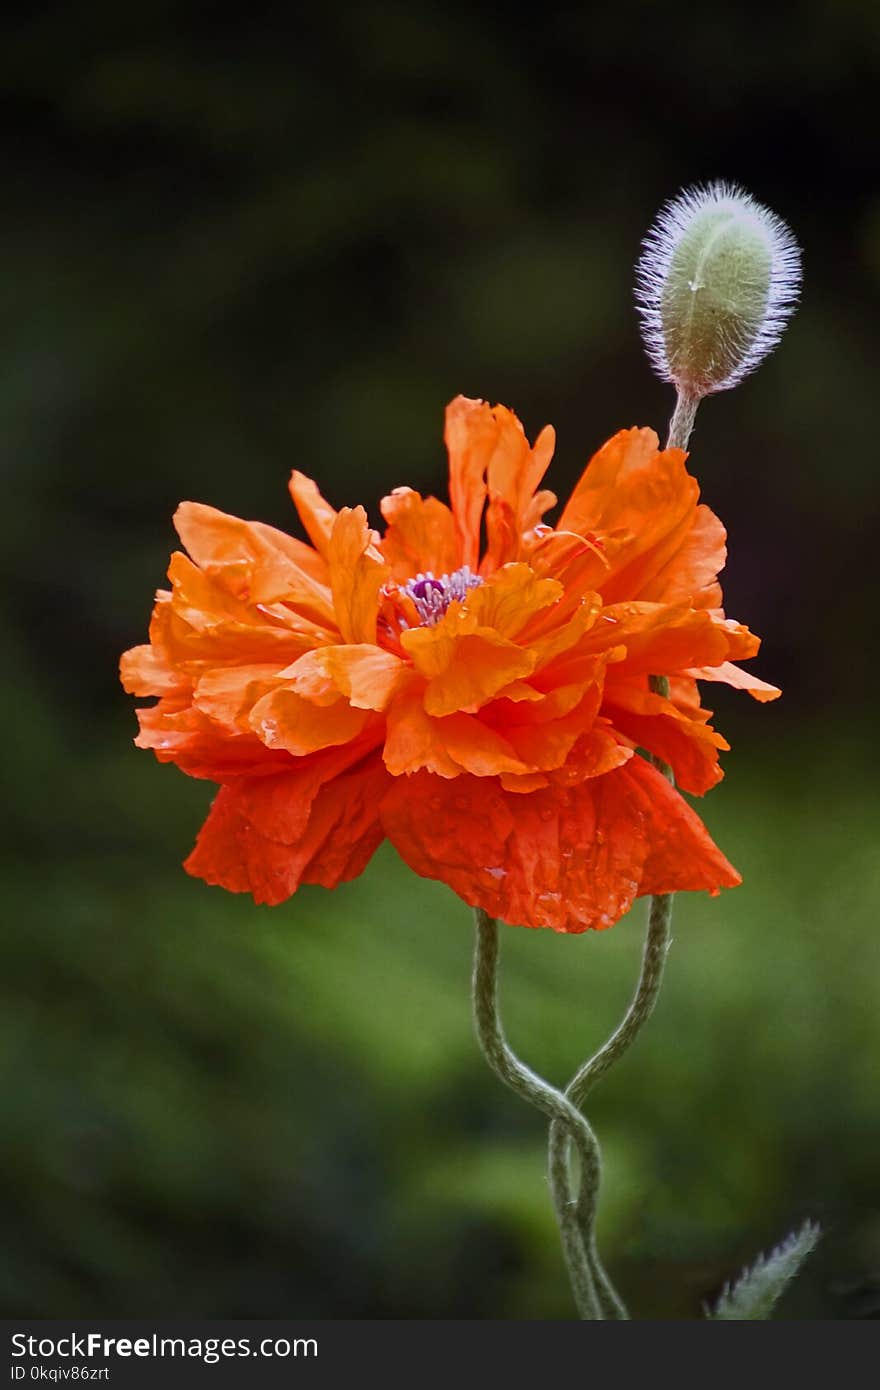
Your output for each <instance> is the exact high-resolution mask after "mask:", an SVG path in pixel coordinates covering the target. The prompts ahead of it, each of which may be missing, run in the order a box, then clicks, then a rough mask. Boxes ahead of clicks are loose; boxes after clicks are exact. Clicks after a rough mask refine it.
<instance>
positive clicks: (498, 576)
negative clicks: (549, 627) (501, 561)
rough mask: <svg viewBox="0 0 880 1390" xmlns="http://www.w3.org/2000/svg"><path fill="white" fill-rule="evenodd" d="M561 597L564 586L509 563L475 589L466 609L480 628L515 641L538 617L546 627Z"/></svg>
mask: <svg viewBox="0 0 880 1390" xmlns="http://www.w3.org/2000/svg"><path fill="white" fill-rule="evenodd" d="M562 594H563V588H562V585H561V584H559V583H557V581H556V580H555V579H539V578H537V577H536V576H535V574H534V573H533V571H532V569H531V567H530V566H529V565H523V564H509V565H504V566H503V568H501V569H499V570H496V571H495V573H494V574H492V575H490V576H489V578H488V579H487V580H486V581H485V583H483V584H481V585H480V586H479V587H478V588H476V589H472V590H471V591H470V593H469V594H468V596H467V599H466V601H465V604H464V609H465V611H466V612H467V614H468V616H470V617H473V618H474V619H475V620H476V621H477V622H478V623H479V624H480V626H481V627H491V628H493V629H494V630H495V631H496V632H497V633H499V634H500V635H501V636H502V637H508V638H511V639H512V638H514V637H519V635H520V634H521V633H522V632H523V629H524V628H526V626H527V625H528V624H529V623H531V622H532V621H533V620H534V619H535V618H536V617H538V616H539V615H540V616H541V617H542V618H543V619H544V623H545V624H546V622H547V621H548V611H547V610H548V609H552V607H553V605H554V604H555V603H557V602H558V600H559V599H560V598H561V597H562Z"/></svg>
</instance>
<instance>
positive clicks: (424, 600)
mask: <svg viewBox="0 0 880 1390" xmlns="http://www.w3.org/2000/svg"><path fill="white" fill-rule="evenodd" d="M482 582H483V581H482V579H481V578H480V576H479V575H478V574H472V573H471V569H470V566H469V565H462V567H461V569H460V570H456V571H455V573H454V574H441V575H440V576H439V578H437V577H435V576H434V575H433V574H432V573H431V571H430V570H428V571H427V572H426V573H425V574H417V575H416V577H415V579H410V580H409V581H408V582H407V583H406V584H404V585H403V587H402V590H401V592H402V593H404V594H408V595H409V597H410V598H411V599H412V601H413V603H414V604H415V607H416V612H417V613H418V615H419V618H420V619H421V625H422V626H423V627H433V626H434V625H435V623H439V621H440V619H441V618H442V617H443V615H444V613H445V612H446V610H447V608H448V607H449V605H450V603H455V602H458V603H460V602H461V600H462V599H463V598H464V597H465V595H466V594H467V592H468V590H469V589H476V588H477V586H478V585H480V584H482Z"/></svg>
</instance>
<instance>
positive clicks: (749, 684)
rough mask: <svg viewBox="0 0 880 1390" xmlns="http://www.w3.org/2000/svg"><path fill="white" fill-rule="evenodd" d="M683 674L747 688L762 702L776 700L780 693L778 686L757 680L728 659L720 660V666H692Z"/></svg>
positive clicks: (695, 678) (699, 679)
mask: <svg viewBox="0 0 880 1390" xmlns="http://www.w3.org/2000/svg"><path fill="white" fill-rule="evenodd" d="M684 674H685V675H686V676H692V677H693V679H694V680H698V681H723V682H724V684H725V685H732V686H733V688H734V690H747V691H748V693H749V694H750V695H751V696H752V697H753V699H755V700H760V701H761V703H762V704H765V703H766V702H767V701H768V700H778V699H779V696H780V695H781V694H782V691H781V690H780V689H779V688H778V686H775V685H768V684H767V682H766V681H762V680H759V679H758V677H757V676H753V675H752V674H751V672H750V671H743V670H742V669H741V668H740V667H739V666H734V665H733V664H732V663H731V662H730V661H722V663H721V665H720V666H698V667H694V668H692V669H691V670H690V671H685V673H684Z"/></svg>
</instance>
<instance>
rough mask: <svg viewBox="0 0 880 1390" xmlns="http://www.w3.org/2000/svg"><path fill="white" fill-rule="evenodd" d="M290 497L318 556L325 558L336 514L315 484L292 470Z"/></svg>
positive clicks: (302, 474)
mask: <svg viewBox="0 0 880 1390" xmlns="http://www.w3.org/2000/svg"><path fill="white" fill-rule="evenodd" d="M290 495H291V497H292V498H293V505H294V506H295V507H296V510H297V511H298V512H299V519H300V521H301V522H302V524H303V526H304V527H305V528H306V533H307V535H308V537H309V540H310V541H311V542H312V545H313V546H314V547H315V549H316V550H317V552H318V554H319V555H323V556H324V558H325V559H326V558H327V553H328V551H329V549H330V537H331V535H332V534H333V525H334V522H335V521H336V516H337V513H336V511H335V510H334V508H333V507H331V506H330V503H329V502H327V501H325V500H324V498H323V497H322V496H321V494H320V492H319V490H318V485H317V483H314V482H313V481H312V479H311V478H307V477H306V475H305V473H300V472H298V471H297V469H294V470H293V472H292V473H291V475H290Z"/></svg>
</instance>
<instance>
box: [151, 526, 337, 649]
mask: <svg viewBox="0 0 880 1390" xmlns="http://www.w3.org/2000/svg"><path fill="white" fill-rule="evenodd" d="M168 577H169V579H170V580H171V585H172V593H171V595H166V594H163V593H161V592H160V594H159V595H157V603H156V607H155V609H154V610H153V618H152V621H151V624H150V640H151V642H152V643H153V645H154V646H157V647H159V648H160V649H161V650H163V651H164V652H166V653H167V657H168V660H169V663H170V664H171V665H173V666H175V667H178V668H182V669H183V670H184V671H189V672H191V671H194V670H198V669H204V668H205V667H207V666H220V665H226V664H228V663H232V664H242V665H244V664H251V663H254V662H256V663H262V662H266V663H268V662H272V661H276V662H277V664H278V666H279V668H280V667H281V666H285V665H287V664H288V663H289V662H290V661H293V660H294V659H295V657H297V656H299V655H300V654H301V653H302V652H303V651H305V650H307V649H308V648H309V647H313V646H314V645H315V643H316V641H319V640H325V641H326V629H324V628H323V627H317V626H316V625H314V624H312V623H310V622H309V621H308V620H307V619H304V618H300V617H297V616H296V615H295V614H294V613H292V612H291V611H289V610H288V611H287V613H286V615H284V616H282V617H279V618H277V619H276V618H275V617H274V615H269V614H266V613H263V612H261V611H260V610H259V609H257V608H252V607H249V606H248V605H247V604H246V603H244V602H243V601H242V600H240V599H237V598H235V597H233V595H232V594H230V593H228V592H227V590H226V589H224V588H223V586H222V585H221V584H220V583H219V582H218V581H217V580H216V579H213V578H211V576H210V575H207V574H205V573H204V571H202V570H200V569H199V568H198V566H197V565H194V564H193V562H192V561H191V560H189V559H188V558H187V557H186V556H185V555H182V554H181V553H180V552H179V551H177V552H176V553H175V554H174V555H172V557H171V563H170V565H169V567H168Z"/></svg>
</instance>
